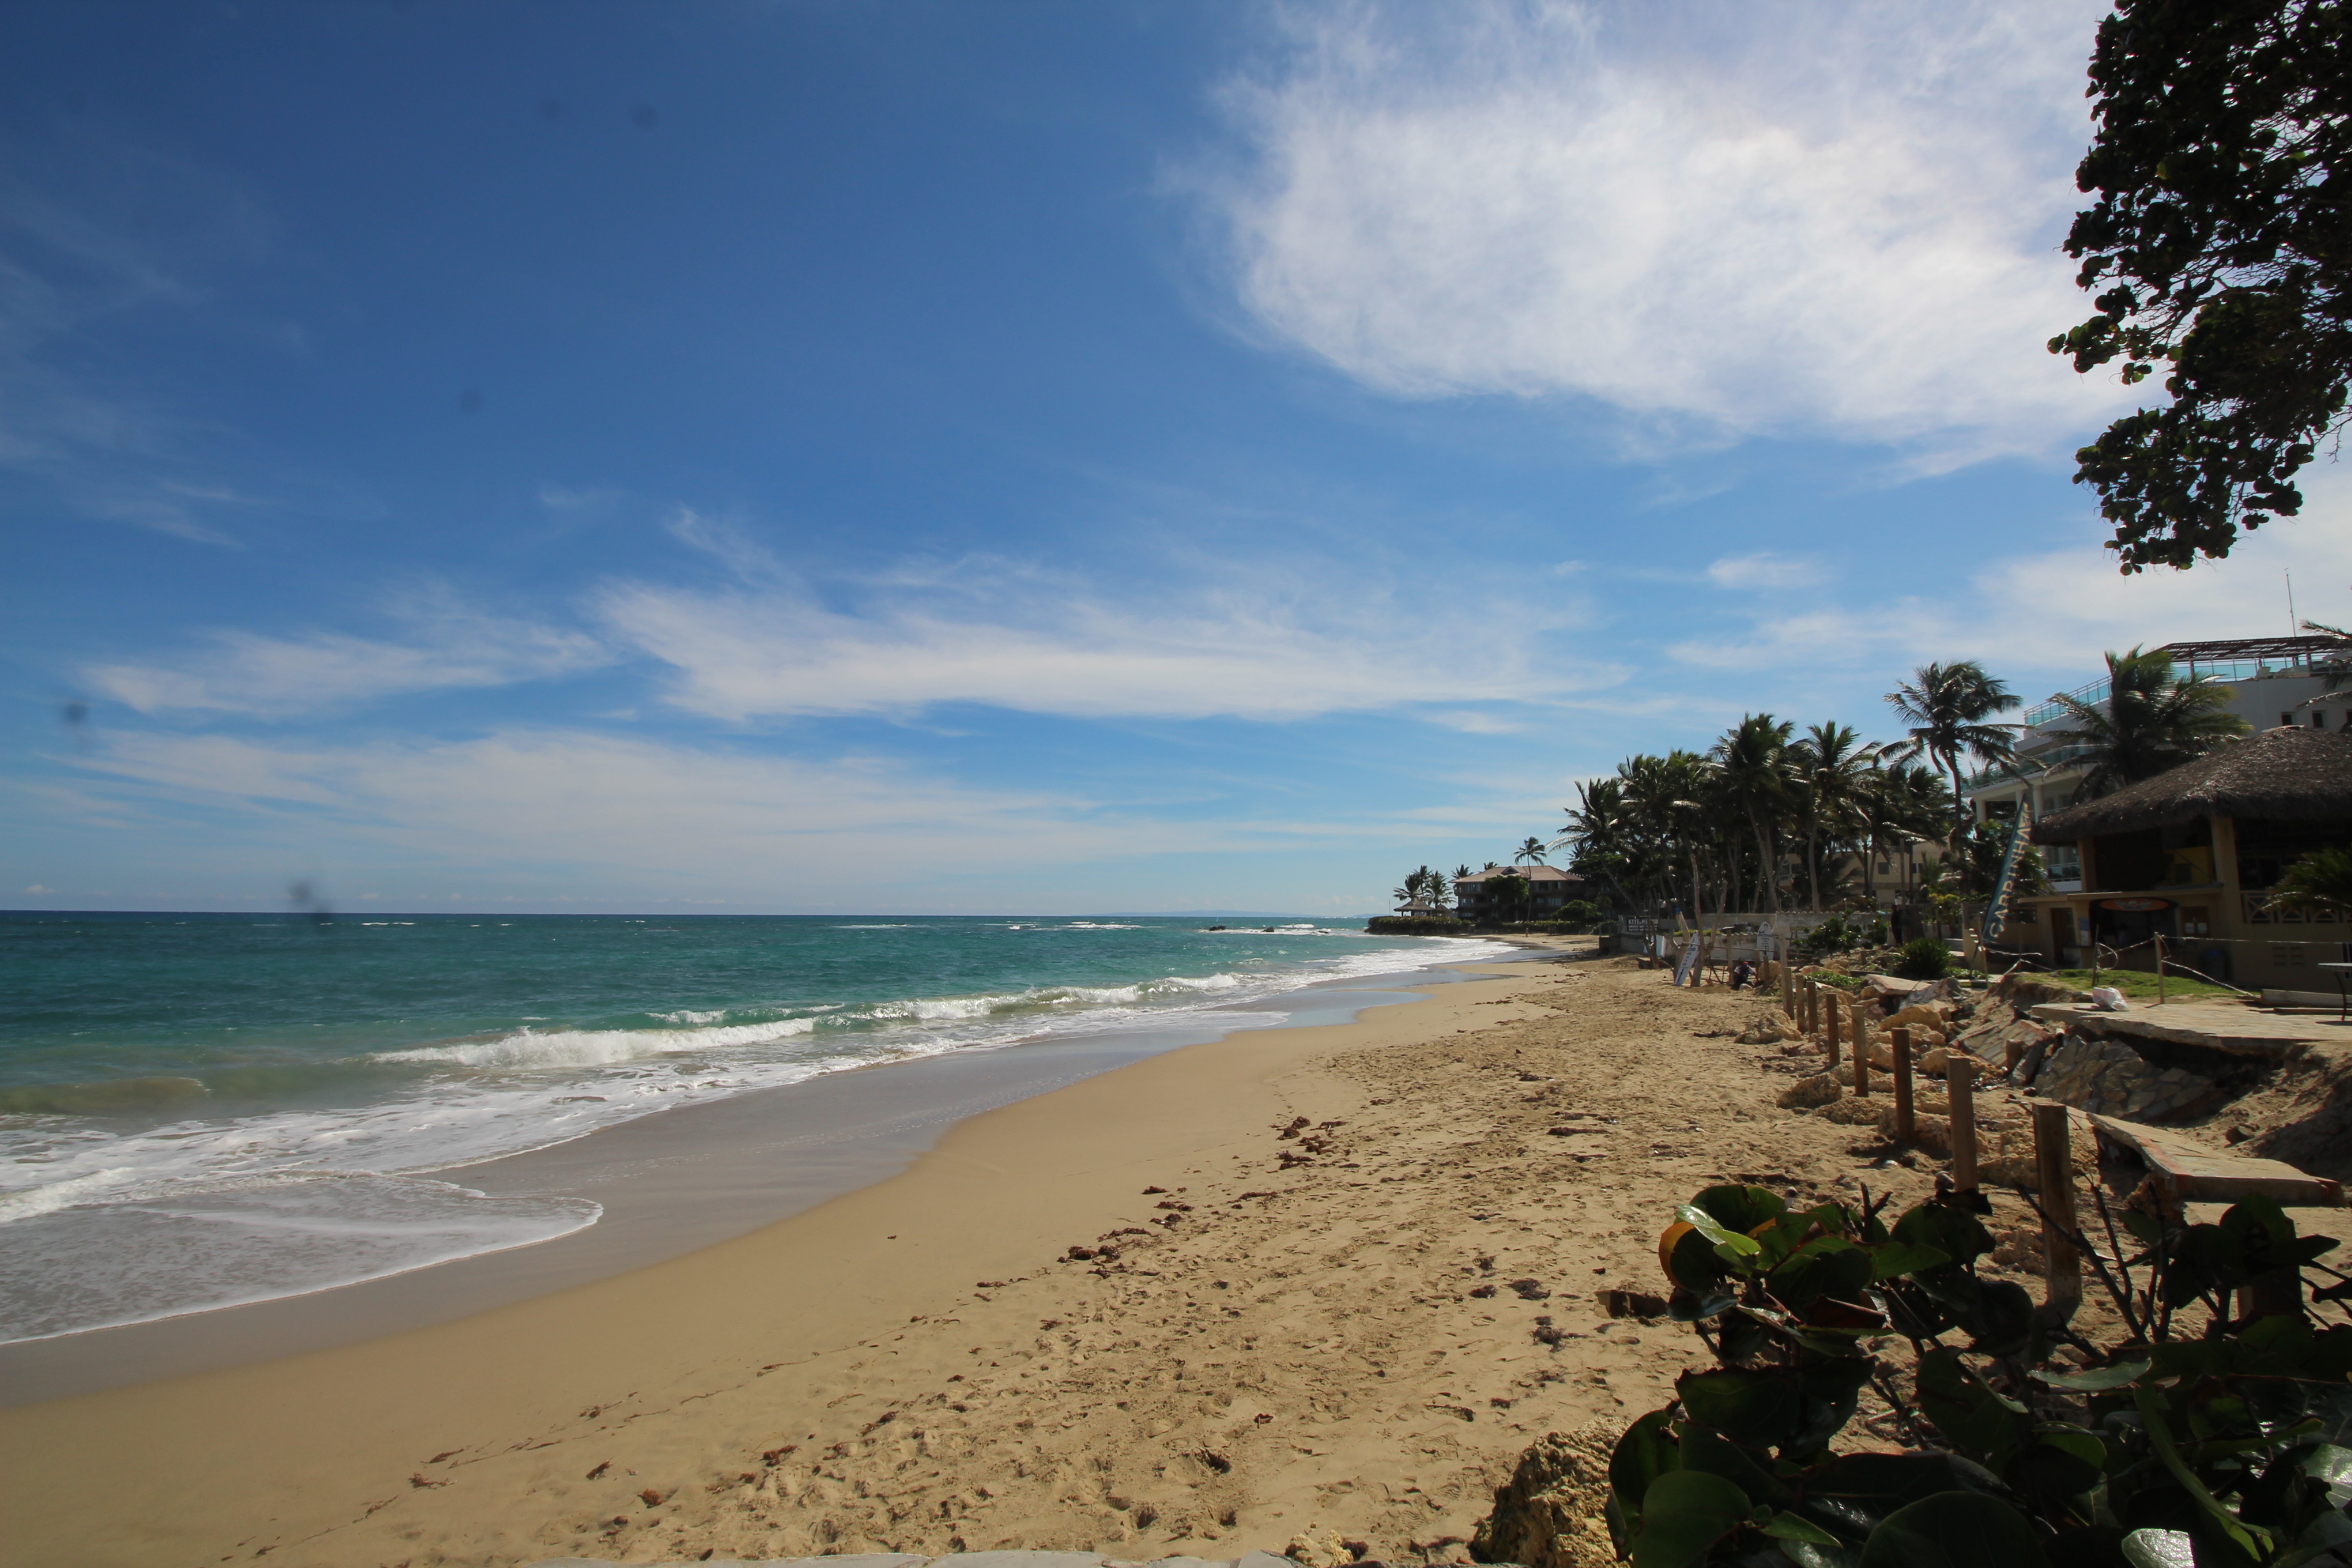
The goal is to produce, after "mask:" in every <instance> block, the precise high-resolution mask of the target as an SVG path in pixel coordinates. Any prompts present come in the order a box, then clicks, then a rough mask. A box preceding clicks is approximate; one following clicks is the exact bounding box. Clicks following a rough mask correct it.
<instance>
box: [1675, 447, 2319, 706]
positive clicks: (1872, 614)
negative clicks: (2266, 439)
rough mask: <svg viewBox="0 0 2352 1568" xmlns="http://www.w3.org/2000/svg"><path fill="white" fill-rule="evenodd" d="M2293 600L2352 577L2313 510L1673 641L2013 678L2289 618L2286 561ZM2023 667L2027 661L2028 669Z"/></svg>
mask: <svg viewBox="0 0 2352 1568" xmlns="http://www.w3.org/2000/svg"><path fill="white" fill-rule="evenodd" d="M2307 488H2309V489H2311V491H2312V494H2313V498H2314V500H2315V505H2314V507H2313V509H2312V510H2313V511H2314V512H2315V514H2316V515H2317V516H2321V517H2326V516H2331V515H2340V505H2341V504H2352V484H2347V483H2345V482H2343V480H2342V479H2341V478H2340V477H2339V476H2338V475H2336V474H2335V473H2332V472H2323V473H2322V475H2321V477H2320V479H2318V480H2317V481H2315V483H2314V484H2313V485H2312V486H2310V487H2307ZM2289 569H2292V570H2293V571H2294V574H2295V580H2296V584H2297V592H2298V594H2299V595H2300V596H2301V602H2302V607H2303V612H2304V613H2305V615H2316V616H2319V617H2320V618H2322V619H2326V616H2327V615H2328V614H2329V613H2331V612H2332V613H2334V614H2338V615H2341V614H2343V613H2344V610H2345V607H2346V606H2347V603H2352V600H2347V594H2346V591H2345V584H2347V583H2352V537H2347V535H2346V534H2345V532H2344V531H2342V530H2341V529H2336V528H2328V527H2325V526H2322V525H2320V524H2318V523H2316V522H2301V523H2298V522H2285V523H2274V524H2272V525H2271V526H2269V527H2267V528H2265V529H2263V531H2260V532H2258V533H2255V534H2253V535H2252V536H2250V537H2249V538H2247V539H2246V540H2245V541H2243V542H2241V543H2240V545H2239V546H2238V548H2237V550H2236V552H2234V553H2233V554H2232V555H2231V558H2230V559H2228V560H2226V561H2219V562H2207V563H2202V564H2200V565H2198V566H2196V567H2193V568H2191V569H2190V570H2189V571H2186V572H2171V571H2156V572H2147V573H2142V574H2138V575H2137V576H2133V577H2126V576H2123V575H2122V574H2119V573H2118V572H2117V571H2116V564H2115V557H2114V555H2113V554H2111V553H2109V552H2106V551H2104V550H2100V549H2097V548H2095V547H2090V546H2076V547H2072V548H2062V549H2056V550H2051V551H2046V552H2040V553H2036V554H2030V555H2017V556H2011V557H2008V558H2004V559H2000V560H1995V561H1990V562H1986V563H1980V564H1979V565H1978V566H1977V567H1976V569H1975V570H1974V571H1972V572H1968V573H1966V574H1955V575H1954V576H1953V578H1952V579H1950V580H1949V581H1946V582H1940V583H1938V584H1936V585H1935V587H1934V590H1933V591H1922V592H1917V593H1909V594H1895V595H1881V596H1878V597H1875V598H1873V599H1869V600H1857V599H1855V598H1853V596H1851V595H1846V596H1841V597H1840V598H1838V599H1833V600H1830V601H1827V602H1815V601H1811V600H1810V599H1809V600H1807V602H1806V603H1805V604H1804V605H1803V607H1802V608H1801V609H1799V610H1797V611H1795V612H1794V613H1790V614H1772V613H1766V614H1763V615H1759V616H1755V617H1753V618H1752V619H1751V620H1750V621H1749V622H1748V626H1745V627H1743V628H1727V629H1726V631H1725V632H1723V633H1722V634H1719V635H1716V636H1707V637H1691V638H1686V639H1684V640H1682V641H1679V642H1676V643H1675V644H1674V645H1673V646H1672V647H1670V648H1669V650H1668V651H1669V652H1670V654H1671V655H1672V656H1673V658H1675V660H1676V661H1678V662H1680V663H1683V664H1685V665H1690V666H1694V667H1696V668H1705V669H1716V670H1749V671H1753V670H1764V669H1790V668H1795V669H1805V670H1814V671H1819V670H1823V669H1864V668H1880V669H1884V670H1886V671H1888V672H1890V673H1891V672H1895V671H1899V670H1901V669H1903V668H1907V667H1908V666H1909V664H1911V663H1913V662H1916V661H1918V660H1924V659H1929V658H1979V659H1982V660H1984V661H1985V662H1986V663H1987V664H1988V665H1989V666H1990V667H1991V668H1993V669H1994V670H1995V671H1996V672H2006V673H2009V674H2011V676H2012V677H2013V678H2016V679H2020V680H2021V681H2026V682H2029V683H2030V682H2031V681H2032V679H2036V678H2040V679H2054V680H2059V681H2066V680H2067V679H2069V673H2070V672H2072V673H2073V678H2074V679H2089V678H2090V676H2091V675H2092V674H2093V673H2095V671H2096V670H2097V669H2098V668H2099V664H2100V656H2101V655H2102V654H2103V653H2105V651H2107V650H2109V649H2114V650H2116V651H2120V650H2122V649H2124V648H2126V647H2131V646H2133V645H2135V644H2137V645H2141V646H2145V647H2158V646H2160V645H2162V644H2164V643H2168V642H2180V641H2189V640H2196V639H2203V638H2211V637H2264V636H2273V635H2278V634H2283V633H2284V632H2285V631H2286V630H2287V616H2286V583H2285V573H2286V571H2287V570H2289ZM2027 672H2031V673H2027Z"/></svg>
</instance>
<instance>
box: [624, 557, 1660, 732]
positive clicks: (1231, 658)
mask: <svg viewBox="0 0 2352 1568" xmlns="http://www.w3.org/2000/svg"><path fill="white" fill-rule="evenodd" d="M866 597H867V599H868V600H869V602H867V603H864V604H861V605H858V606H857V610H856V613H848V612H845V611H843V610H838V609H835V608H831V607H828V606H826V605H823V604H821V603H819V602H818V601H817V600H816V598H815V597H814V595H809V594H804V593H799V592H795V591H793V590H790V589H786V588H777V589H773V590H770V591H764V592H762V591H751V590H741V589H730V590H725V591H719V592H702V591H697V590H689V589H680V588H673V587H667V586H654V585H645V584H636V585H622V586H616V587H614V588H612V589H610V590H608V591H607V592H606V594H605V595H604V598H603V600H602V604H601V611H602V614H603V616H604V619H605V621H606V622H607V623H608V625H609V626H611V627H612V628H613V631H614V635H615V637H618V638H620V639H624V640H626V641H628V642H630V643H634V644H635V646H636V647H640V648H642V649H643V650H644V651H646V653H648V654H651V655H652V656H653V657H654V658H657V659H660V660H662V661H663V662H664V663H666V664H668V665H670V666H672V667H673V668H675V669H676V670H677V674H678V680H677V686H676V688H675V689H674V690H673V691H672V693H671V700H672V701H674V702H676V703H677V704H678V705H679V706H681V707H684V708H687V709H688V710H692V711H695V712H698V713H702V714H706V715H709V716H710V717H713V718H718V719H722V720H726V721H733V722H740V721H746V720H751V719H755V718H777V717H785V716H791V715H814V714H903V713H910V712H914V711H917V710H921V709H924V708H927V707H930V706H933V705H937V704H941V703H958V702H970V703H980V704H985V705H989V706H993V707H999V708H1007V709H1013V710H1019V711H1024V712H1032V713H1054V714H1060V715H1064V716H1067V717H1074V718H1109V717H1135V718H1160V719H1200V718H1209V717H1213V716H1224V717H1234V718H1244V719H1255V720H1286V719H1300V718H1306V717H1309V716H1312V715H1316V714H1321V713H1330V712H1338V711H1346V710H1357V711H1361V710H1378V709H1396V708H1404V707H1409V706H1412V705H1413V704H1417V703H1423V702H1462V701H1470V700H1541V699H1545V698H1550V697H1557V696H1559V695H1561V694H1563V693H1566V692H1568V691H1571V690H1576V689H1587V688H1591V687H1594V686H1599V685H1605V684H1608V683H1610V682H1612V681H1613V680H1615V679H1622V671H1620V670H1617V669H1616V668H1613V667H1610V666H1607V665H1597V664H1584V665H1580V666H1578V667H1577V668H1572V669H1571V668H1560V666H1559V661H1555V660H1553V659H1550V658H1546V657H1543V656H1542V655H1541V653H1540V650H1539V648H1538V642H1539V641H1540V639H1541V637H1542V636H1543V635H1544V634H1545V633H1547V632H1549V631H1554V630H1557V629H1559V627H1560V626H1563V625H1565V624H1567V623H1568V621H1569V619H1570V614H1571V612H1569V611H1564V610H1563V609H1562V608H1561V606H1559V605H1557V604H1546V605H1537V604H1534V603H1528V604H1519V603H1515V602H1512V601H1510V600H1508V599H1507V598H1506V597H1504V596H1502V595H1495V596H1491V597H1477V596H1474V597H1473V600H1472V601H1471V602H1470V603H1469V604H1467V605H1464V606H1460V607H1459V609H1458V612H1457V613H1454V614H1451V615H1448V616H1446V617H1445V618H1444V620H1439V619H1436V618H1434V617H1433V616H1431V615H1430V614H1429V613H1428V612H1427V611H1426V610H1420V611H1414V612H1412V613H1405V612H1403V611H1402V610H1399V609H1398V608H1397V607H1396V606H1395V605H1394V604H1392V603H1391V602H1390V599H1389V595H1387V594H1386V593H1384V592H1382V591H1381V590H1378V589H1376V588H1371V587H1360V590H1359V591H1358V592H1357V593H1354V594H1349V593H1348V592H1346V591H1342V590H1339V589H1336V588H1335V589H1333V590H1332V591H1330V592H1328V593H1325V594H1320V595H1316V596H1314V597H1313V598H1311V599H1310V598H1307V597H1305V596H1302V595H1287V596H1286V595H1280V594H1277V593H1275V592H1272V591H1265V592H1249V591H1244V590H1241V589H1207V590H1201V589H1194V590H1190V591H1187V590H1185V589H1183V588H1181V586H1179V585H1177V584H1168V585H1166V586H1164V587H1163V588H1161V589H1160V591H1158V592H1156V593H1150V594H1145V595H1137V596H1135V597H1132V598H1129V599H1128V600H1125V601H1116V600H1112V599H1109V598H1106V597H1101V596H1097V595H1094V594H1093V593H1091V592H1089V591H1088V590H1087V588H1086V587H1085V586H1084V585H1083V584H1075V583H1067V582H1053V581H1050V580H1045V579H1043V578H1040V577H1038V576H1037V575H1035V574H1002V573H991V572H988V571H985V570H981V569H971V570H966V571H964V572H961V573H952V574H951V573H947V572H939V573H929V574H925V573H904V574H898V575H897V576H895V577H894V578H893V580H892V581H891V582H890V583H888V584H884V585H882V587H881V588H880V589H879V590H877V591H875V592H872V593H870V594H869V595H866Z"/></svg>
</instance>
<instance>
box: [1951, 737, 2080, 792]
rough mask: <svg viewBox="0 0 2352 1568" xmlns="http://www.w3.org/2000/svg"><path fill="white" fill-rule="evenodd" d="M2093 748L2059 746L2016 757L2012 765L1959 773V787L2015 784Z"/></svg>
mask: <svg viewBox="0 0 2352 1568" xmlns="http://www.w3.org/2000/svg"><path fill="white" fill-rule="evenodd" d="M2095 749H2096V748H2095V747H2092V746H2059V747H2056V748H2054V749H2053V750H2051V751H2046V752H2035V753H2034V754H2033V755H2032V756H2031V757H2020V758H2018V759H2017V763H2016V764H2015V766H2013V767H1990V768H1983V769H1979V771H1978V772H1976V773H1963V774H1961V775H1960V788H1961V789H1962V790H1963V791H1966V790H1972V789H1982V788H1984V787H1985V785H1987V784H2015V783H2018V782H2020V781H2021V780H2031V779H2034V778H2038V777H2040V776H2041V775H2042V774H2043V773H2051V772H2054V771H2055V770H2057V769H2059V768H2063V767H2064V766H2065V765H2066V764H2067V763H2072V762H2078V761H2080V760H2081V759H2083V758H2084V757H2086V756H2089V755H2090V754H2091V752H2093V751H2095Z"/></svg>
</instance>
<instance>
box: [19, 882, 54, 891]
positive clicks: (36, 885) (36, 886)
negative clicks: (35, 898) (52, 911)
mask: <svg viewBox="0 0 2352 1568" xmlns="http://www.w3.org/2000/svg"><path fill="white" fill-rule="evenodd" d="M25 891H26V892H28V893H54V892H56V891H57V889H55V888H44V887H43V886H41V885H40V884H39V883H38V882H35V883H32V884H30V885H29V886H27V887H26V889H25Z"/></svg>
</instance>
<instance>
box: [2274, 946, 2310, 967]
mask: <svg viewBox="0 0 2352 1568" xmlns="http://www.w3.org/2000/svg"><path fill="white" fill-rule="evenodd" d="M2303 951H2304V944H2303V943H2302V942H2273V943H2271V963H2273V964H2275V965H2277V966H2278V967H2279V968H2281V969H2301V968H2302V967H2303Z"/></svg>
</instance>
